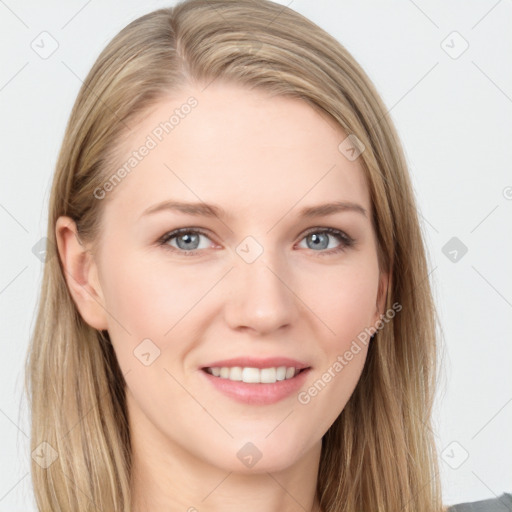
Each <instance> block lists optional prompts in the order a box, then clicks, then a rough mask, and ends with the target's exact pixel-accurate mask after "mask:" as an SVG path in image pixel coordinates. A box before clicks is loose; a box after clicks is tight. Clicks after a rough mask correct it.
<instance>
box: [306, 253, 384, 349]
mask: <svg viewBox="0 0 512 512" xmlns="http://www.w3.org/2000/svg"><path fill="white" fill-rule="evenodd" d="M378 278H379V271H378V265H377V262H376V260H374V258H372V257H367V258H365V259H361V260H360V261H358V262H356V263H355V264H351V265H348V264H347V265H340V266H338V267H336V268H335V267H334V266H333V267H332V268H331V269H329V270H328V271H326V272H319V273H318V274H317V276H316V278H315V280H314V281H313V282H314V286H309V288H308V289H309V290H310V291H309V293H307V294H306V293H303V295H304V296H305V297H307V299H305V300H304V301H305V302H306V304H308V305H309V306H310V307H311V309H312V310H313V311H314V313H315V314H316V316H317V317H318V319H319V321H320V322H321V324H322V325H323V332H324V334H323V335H322V336H320V337H319V338H320V339H323V340H325V341H326V343H327V347H325V348H326V349H327V351H329V350H328V347H332V348H336V349H337V350H341V349H343V348H344V346H345V345H350V342H351V341H352V339H353V338H355V337H356V336H357V335H358V334H359V333H360V332H362V331H364V329H365V328H368V327H370V326H371V325H372V323H373V319H374V315H375V312H376V308H377V305H376V300H377V291H378Z"/></svg>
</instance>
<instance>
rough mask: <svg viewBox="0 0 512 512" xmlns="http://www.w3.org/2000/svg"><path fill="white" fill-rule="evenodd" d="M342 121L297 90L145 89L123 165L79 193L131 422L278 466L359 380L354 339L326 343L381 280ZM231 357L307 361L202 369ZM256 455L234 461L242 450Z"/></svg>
mask: <svg viewBox="0 0 512 512" xmlns="http://www.w3.org/2000/svg"><path fill="white" fill-rule="evenodd" d="M190 97H194V98H195V100H196V103H195V104H194V106H191V108H184V107H183V105H186V104H187V100H188V99H189V98H190ZM193 103H194V102H190V101H189V103H188V104H189V105H192V104H193ZM175 109H178V111H179V112H181V115H178V116H177V117H175V119H174V121H171V122H172V123H173V126H172V129H169V130H168V133H167V132H166V131H165V129H164V128H162V126H164V127H165V126H166V125H165V121H169V118H170V115H171V114H172V112H173V111H175ZM180 109H181V110H180ZM160 123H164V124H163V125H161V124H160ZM158 127H160V129H157V128H158ZM167 128H169V126H167ZM346 136H347V134H346V133H344V132H343V131H342V130H341V129H340V128H339V127H337V126H336V125H335V124H334V122H333V121H332V120H330V119H328V118H327V117H324V116H323V115H321V114H319V113H318V112H317V111H315V110H314V109H313V108H312V107H310V106H309V105H307V104H306V103H305V102H302V101H300V100H296V99H289V98H284V97H277V98H276V97H274V98H271V97H269V96H268V95H266V94H265V93H263V92H254V91H249V90H248V89H244V88H241V87H238V86H235V85H227V84H215V83H214V84H211V85H210V86H208V87H207V88H206V89H205V90H204V91H202V90H201V88H197V89H195V88H190V89H187V90H186V91H185V92H183V93H179V94H175V95H174V96H172V97H170V98H168V99H166V100H162V101H161V102H160V103H159V104H158V105H157V107H156V108H154V109H153V110H151V112H148V114H147V115H146V117H145V118H144V119H143V120H142V121H141V122H140V123H138V124H137V125H136V130H134V131H133V132H132V133H131V135H130V138H129V139H127V140H126V141H125V142H124V143H123V145H122V147H121V149H122V154H124V156H125V158H124V160H123V163H124V162H128V160H129V158H130V157H131V156H133V152H134V151H137V152H138V156H136V157H135V158H136V161H137V163H136V164H135V160H132V167H131V168H130V166H127V167H126V169H128V168H130V171H129V172H126V173H122V172H121V173H120V174H121V176H122V179H121V181H120V182H119V183H116V184H115V185H113V186H112V187H107V188H108V190H106V189H102V191H98V192H97V196H98V201H102V200H104V201H105V203H104V206H105V210H104V216H103V218H102V222H103V224H102V235H101V244H100V249H99V252H98V253H97V254H96V255H95V259H94V268H95V269H96V274H97V283H98V286H97V288H98V297H99V302H101V304H102V309H101V311H102V312H103V314H104V318H103V319H102V320H98V318H100V317H101V314H102V313H101V312H100V313H98V314H97V315H96V317H94V318H95V320H94V321H95V322H97V323H98V322H99V323H101V322H104V325H105V326H106V328H107V329H108V331H109V334H110V338H111V340H112V344H113V346H114V349H115V352H116V355H117V358H118V360H119V364H120V367H121V369H122V371H123V373H124V374H125V378H126V383H127V389H126V392H127V401H128V408H129V415H130V421H131V422H132V423H133V424H134V425H135V424H137V425H139V427H138V428H139V432H140V433H141V435H144V436H147V438H152V439H156V438H158V439H159V442H160V443H161V446H167V447H173V449H175V450H180V451H182V452H183V453H185V452H186V453H188V454H191V455H192V456H194V457H196V458H197V459H198V460H201V461H203V462H205V463H208V464H212V465H215V466H217V467H220V468H223V469H225V470H226V471H238V472H243V471H247V472H249V471H276V470H279V469H283V468H286V467H288V466H290V465H292V464H293V463H294V462H296V461H298V460H299V459H300V458H301V457H302V456H303V455H305V454H306V453H307V452H308V451H310V450H312V449H314V448H315V447H318V446H319V445H320V443H321V438H322V436H323V435H324V434H325V432H326V431H327V430H328V428H329V427H330V426H331V425H332V423H333V422H334V420H335V419H336V417H337V416H338V415H339V414H340V412H341V411H342V410H343V408H344V406H345V404H346V403H347V401H348V399H349V397H350V395H351V394H352V392H353V390H354V388H355V386H356V384H357V381H358V379H359V377H360V374H361V371H362V368H363V365H364V362H365V359H366V354H367V345H365V344H361V343H359V351H358V352H357V353H355V351H354V350H352V357H351V358H350V360H348V358H347V357H345V356H344V355H345V354H346V352H347V351H350V349H351V347H353V346H354V345H353V341H354V340H356V339H357V336H358V335H359V334H360V333H361V332H363V331H364V329H365V328H368V327H370V326H373V325H374V324H375V322H376V321H377V320H378V318H379V315H380V313H381V312H382V307H380V308H379V306H382V302H379V301H381V300H382V289H385V284H384V282H385V279H386V278H387V276H385V275H384V274H381V273H380V272H379V266H378V261H377V246H376V238H375V233H374V231H373V228H372V224H371V220H370V219H371V204H370V198H369V192H368V188H367V185H366V182H365V179H364V174H363V170H362V168H361V164H360V158H358V159H356V160H353V161H351V160H349V159H347V158H346V157H345V155H344V154H343V153H342V152H340V150H339V149H338V146H339V145H340V143H341V142H343V140H344V139H345V138H346ZM148 137H149V138H148ZM151 141H152V142H151ZM143 145H146V147H147V148H149V149H148V150H146V151H144V150H141V151H139V149H140V148H141V146H143ZM142 153H145V154H144V155H142ZM124 174H126V175H124ZM108 194H110V196H109V197H106V196H107V195H108ZM102 196H103V197H102ZM171 202H173V203H194V204H195V205H199V206H200V207H202V208H197V207H194V208H192V207H188V208H187V207H184V206H182V207H179V208H171V207H170V203H171ZM341 202H343V203H346V204H348V205H349V206H348V207H346V208H344V209H330V210H329V209H327V208H324V209H323V211H322V210H318V211H316V212H315V210H311V208H313V207H318V206H320V205H325V204H327V203H341ZM205 203H206V204H208V205H213V206H212V207H211V208H206V207H205ZM220 209H222V213H221V211H220ZM308 209H309V210H308ZM212 211H213V212H214V213H215V214H214V215H212V214H211V212H212ZM304 211H306V212H307V211H309V215H307V214H304ZM209 213H210V214H209ZM178 229H180V230H181V232H180V233H176V230H178ZM328 230H329V231H328ZM379 285H380V286H379ZM379 290H380V293H379ZM103 307H104V309H103ZM91 318H92V317H91ZM91 323H92V322H91ZM233 358H245V359H246V361H242V363H240V362H238V363H233V364H229V365H228V366H227V367H228V368H230V367H232V366H240V365H241V366H242V367H244V366H247V367H251V365H253V366H257V363H258V362H262V360H264V359H267V358H288V359H290V360H292V361H288V362H286V361H284V360H283V361H279V360H277V361H267V362H265V361H263V364H262V366H263V367H269V366H270V367H279V366H285V367H292V366H300V365H299V363H302V366H305V367H306V368H308V369H307V370H305V371H304V372H301V373H300V374H299V375H297V376H296V377H293V378H291V379H289V380H288V379H285V380H277V382H276V383H275V384H262V383H255V382H253V383H243V382H242V383H241V382H240V381H238V382H234V381H231V380H229V379H224V378H223V377H222V375H224V376H226V375H228V374H230V375H231V376H232V377H234V378H238V377H237V375H239V374H238V370H231V369H229V370H227V372H226V370H219V371H221V372H223V373H222V374H221V376H219V377H216V376H213V375H210V374H208V373H207V372H206V371H205V370H204V368H205V367H211V366H215V364H216V363H217V362H219V361H223V360H229V359H233ZM247 358H253V359H254V360H256V362H255V361H250V360H249V361H247ZM341 360H343V361H344V362H343V363H341ZM244 362H245V363H246V364H243V363H244ZM336 362H338V365H336ZM340 365H341V366H342V369H341V370H340V369H339V368H340ZM231 372H234V373H231ZM241 372H242V373H241V375H243V376H242V378H243V379H244V380H251V379H252V378H253V377H254V371H253V370H241ZM282 372H283V370H277V371H272V370H267V371H266V372H260V374H259V375H260V376H261V375H262V374H263V373H264V374H265V376H266V377H269V379H270V380H273V379H274V378H282V377H283V375H282ZM326 373H329V374H330V378H329V377H328V376H327V377H326ZM288 374H289V375H291V373H290V372H289V373H288ZM266 377H265V378H266ZM214 380H216V382H214ZM220 381H222V382H223V384H222V385H219V382H220ZM315 383H316V387H315ZM256 388H259V390H257V389H256ZM312 388H314V389H316V392H315V391H314V390H313V391H312ZM248 443H252V444H248ZM241 449H242V451H240V450H241ZM243 450H245V451H243ZM258 452H259V453H260V454H261V459H260V460H259V461H258V462H257V464H255V465H254V469H252V468H251V467H250V462H244V460H246V459H244V457H246V456H247V454H249V455H255V454H256V457H258V456H259V455H257V453H258ZM242 459H244V460H242Z"/></svg>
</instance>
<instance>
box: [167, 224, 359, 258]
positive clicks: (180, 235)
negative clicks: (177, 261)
mask: <svg viewBox="0 0 512 512" xmlns="http://www.w3.org/2000/svg"><path fill="white" fill-rule="evenodd" d="M200 237H205V238H208V239H209V237H208V235H207V234H206V233H205V232H204V231H202V230H200V229H192V228H180V229H175V230H174V231H170V232H169V233H166V234H165V235H164V236H163V237H161V238H160V240H158V245H160V246H162V247H163V248H164V249H166V250H170V251H172V252H175V253H176V252H177V253H180V254H182V255H185V256H197V255H198V253H199V252H201V251H200V249H201V248H200V247H199V245H200ZM308 238H309V239H310V240H311V243H308V244H307V248H309V249H312V250H313V252H318V253H319V256H327V255H330V254H336V253H339V252H341V251H345V250H346V249H348V248H350V247H352V246H353V245H354V244H355V240H354V239H353V238H351V237H349V236H348V235H347V234H346V233H344V232H343V231H340V230H338V229H334V228H313V229H311V230H309V232H308V233H306V234H305V235H304V237H303V238H302V240H307V239H308ZM329 238H336V239H337V240H338V242H339V243H340V244H339V245H338V246H337V247H334V248H331V249H329V250H325V249H328V246H329ZM173 240H175V241H176V246H174V245H170V243H169V242H171V241H173ZM302 240H301V241H302ZM318 248H319V249H322V250H321V251H317V250H316V249H318ZM202 249H208V245H207V246H206V247H203V248H202Z"/></svg>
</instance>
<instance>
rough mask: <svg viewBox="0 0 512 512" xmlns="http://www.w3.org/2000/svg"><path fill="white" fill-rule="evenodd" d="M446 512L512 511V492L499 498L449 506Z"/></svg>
mask: <svg viewBox="0 0 512 512" xmlns="http://www.w3.org/2000/svg"><path fill="white" fill-rule="evenodd" d="M446 512H512V494H509V493H503V494H502V495H501V496H498V497H497V498H492V499H488V500H481V501H473V502H470V503H469V502H468V503H459V504H457V505H452V506H451V507H448V509H447V510H446Z"/></svg>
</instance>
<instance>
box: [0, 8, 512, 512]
mask: <svg viewBox="0 0 512 512" xmlns="http://www.w3.org/2000/svg"><path fill="white" fill-rule="evenodd" d="M280 3H281V4H283V5H285V4H286V5H289V6H290V7H291V8H293V9H295V10H296V11H298V12H300V13H302V14H304V15H305V16H307V17H309V18H310V19H311V20H313V21H315V22H316V23H317V24H319V25H320V26H321V27H323V28H324V29H326V30H327V31H328V32H330V33H331V34H332V35H333V36H335V37H336V38H337V39H338V40H339V41H340V42H341V43H342V44H344V45H345V46H346V48H347V49H348V50H349V51H350V52H351V53H352V54H353V55H354V57H355V58H356V59H357V60H358V62H359V63H360V64H361V65H362V66H363V68H364V69H365V70H366V72H367V73H368V75H369V76H370V78H371V79H372V80H373V81H374V83H375V85H376V87H377V89H378V91H379V92H380V94H381V95H382V97H383V99H384V101H385V103H386V105H387V106H388V108H389V110H390V114H389V115H390V116H391V117H392V119H393V120H394V122H395V123H396V125H397V128H398V131H399V134H400V136H401V138H402V141H403V144H404V148H405V151H406V156H407V159H408V163H409V165H410V170H411V174H412V180H413V183H414V187H415V191H416V194H417V198H418V201H419V205H420V213H421V219H422V226H423V230H424V233H425V238H426V241H427V244H428V250H429V259H430V269H431V273H430V280H431V283H432V285H433V287H434V293H435V298H436V302H437V307H438V309H439V313H440V314H441V321H442V326H443V331H444V340H445V349H444V352H443V353H442V354H441V356H442V357H443V368H444V371H443V379H442V380H441V382H440V387H439V392H438V400H437V406H436V414H435V423H436V439H437V442H438V445H439V450H440V452H441V454H442V455H441V462H440V463H441V470H442V475H441V476H442V482H443V486H444V489H443V497H444V501H445V503H446V504H452V503H457V502H462V501H473V500H479V499H484V498H489V497H494V496H496V495H499V494H501V493H502V492H504V491H508V492H511V491H512V462H511V461H512V439H511V436H510V431H511V428H510V427H511V425H512V403H511V402H512V377H511V371H510V369H511V368H512V349H511V346H510V342H511V331H512V328H511V326H510V319H511V312H512V311H511V308H512V283H511V281H512V280H511V272H510V261H511V260H512V257H511V256H512V254H511V253H512V244H511V222H510V220H511V213H512V173H511V172H510V168H511V167H510V162H511V161H512V128H511V118H512V99H511V98H512V69H511V66H510V60H509V59H510V56H511V55H512V35H511V34H512V31H511V30H510V27H511V20H512V3H511V1H510V0H501V1H494V0H493V1H478V2H477V1H453V2H442V1H441V0H436V1H430V2H427V1H419V0H418V1H416V2H413V1H412V0H408V1H405V0H403V1H390V0H387V1H384V2H377V1H376V0H375V1H366V2H357V1H355V0H354V1H345V0H344V1H340V2H337V1H334V0H331V1H326V0H321V1H319V0H315V1H313V0H293V1H292V2H290V3H288V1H286V2H285V1H282V0H280ZM170 5H173V2H169V1H167V2H164V1H150V2H136V1H134V0H131V1H125V2H114V1H113V0H109V1H102V2H100V1H98V0H89V1H76V2H64V1H60V2H57V1H46V2H44V5H42V4H41V3H40V2H36V1H35V0H30V1H25V2H20V1H15V0H5V1H4V0H0V31H1V34H2V38H3V41H2V46H1V49H0V51H1V56H2V66H1V68H0V105H1V117H0V130H1V132H0V139H1V141H2V151H1V153H0V159H1V165H0V167H1V187H0V223H1V229H2V246H3V250H2V251H1V257H2V264H1V266H0V310H1V315H2V326H1V330H0V333H1V336H2V345H1V346H2V357H1V358H0V375H1V379H2V380H1V383H2V388H1V394H0V433H1V438H0V440H1V442H0V453H1V463H0V511H7V510H8V511H9V512H14V511H21V510H24V511H26V510H29V509H30V510H35V505H34V504H33V498H32V494H31V493H32V491H31V483H30V475H29V460H30V454H29V453H28V433H29V426H28V416H27V414H26V403H25V400H24V398H23V399H22V391H23V363H24V358H25V352H26V348H27V343H28V337H29V334H30V332H31V329H32V327H33V324H34V314H35V307H36V301H37V295H38V291H39V285H40V280H41V275H42V264H41V262H40V261H39V259H38V258H37V257H36V256H35V255H34V254H33V253H32V247H33V246H34V245H35V244H36V243H37V242H38V241H39V240H40V239H41V238H42V237H43V236H45V235H46V216H47V213H46V210H47V202H48V196H49V190H50V184H51V179H52V174H53V170H54V166H55V163H56V158H57V154H58V150H59V147H60V144H61V140H62V136H63V133H64V129H65V125H66V123H67V119H68V116H69V113H70V110H71V107H72V104H73V102H74V100H75V97H76V94H77V92H78V89H79V87H80V85H81V80H82V79H83V78H85V76H86V74H87V72H88V71H89V69H90V67H91V66H92V64H93V62H94V60H95V59H96V57H97V55H98V54H99V52H100V51H101V50H102V49H103V47H104V46H105V45H106V44H107V43H108V41H109V40H110V39H111V38H112V37H113V36H114V35H115V34H116V33H117V32H118V31H119V30H120V29H121V28H122V27H124V26H125V25H126V24H127V23H129V22H130V21H132V20H133V19H135V18H136V17H139V16H140V15H142V14H145V13H147V12H150V11H152V10H154V9H156V8H159V7H167V6H170ZM507 28H508V31H507ZM43 31H46V32H48V33H49V34H51V36H52V37H53V38H54V39H55V40H56V41H57V42H58V48H57V49H56V51H55V52H54V53H53V54H52V55H50V56H49V57H48V58H46V59H43V58H41V56H40V55H39V54H38V53H37V52H36V51H34V49H33V48H32V47H31V45H32V46H36V45H39V47H42V46H43V42H41V41H42V38H44V37H46V38H47V39H46V40H44V41H45V42H44V45H45V48H46V49H48V48H51V46H50V44H51V43H50V40H49V39H48V36H44V35H43V36H40V34H41V32H43ZM453 32H456V34H454V33H453ZM464 40H465V41H466V42H467V43H464ZM465 44H468V45H469V46H468V48H467V49H466V50H465V51H464V52H463V53H461V51H462V50H463V49H464V45H465ZM39 51H43V50H42V49H41V50H39ZM459 54H460V55H459ZM507 55H508V58H507V57H506V56H507ZM452 237H457V239H458V240H459V241H460V242H462V243H463V244H464V245H465V246H466V247H467V253H466V254H464V255H463V256H461V254H462V253H461V251H460V249H457V247H455V246H454V247H455V250H457V251H458V252H457V261H456V262H454V261H451V260H450V259H449V257H448V256H450V257H452V258H453V257H455V253H453V252H452V253H451V255H450V251H453V249H454V247H452V246H448V247H447V248H446V249H445V252H446V253H447V254H448V256H446V255H445V254H444V253H443V247H445V244H447V243H448V242H449V240H450V239H452ZM452 243H453V242H452ZM456 243H459V242H457V241H456ZM506 261H509V264H508V265H506ZM20 401H21V407H20Z"/></svg>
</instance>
